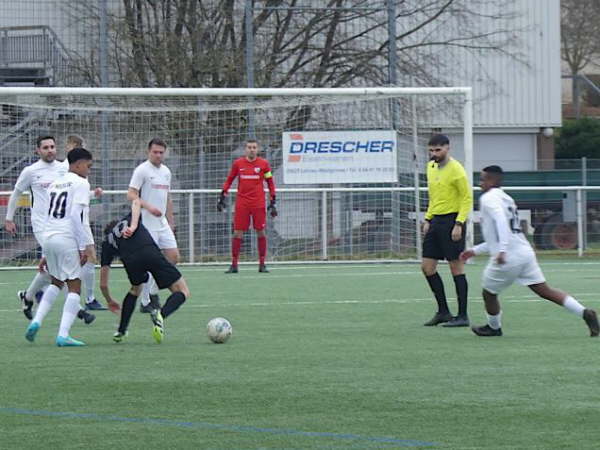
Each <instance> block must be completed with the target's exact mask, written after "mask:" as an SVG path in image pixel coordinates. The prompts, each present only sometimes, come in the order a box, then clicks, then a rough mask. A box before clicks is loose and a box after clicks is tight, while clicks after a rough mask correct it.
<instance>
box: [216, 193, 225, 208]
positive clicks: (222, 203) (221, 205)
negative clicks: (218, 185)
mask: <svg viewBox="0 0 600 450" xmlns="http://www.w3.org/2000/svg"><path fill="white" fill-rule="evenodd" d="M226 209H227V197H226V196H225V192H224V191H221V195H220V196H219V201H218V202H217V211H219V212H223V211H224V210H226Z"/></svg>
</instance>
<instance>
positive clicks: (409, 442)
mask: <svg viewBox="0 0 600 450" xmlns="http://www.w3.org/2000/svg"><path fill="white" fill-rule="evenodd" d="M0 412H3V413H11V414H21V415H28V416H46V417H70V418H74V419H92V420H100V421H111V422H130V423H141V424H150V425H165V426H172V427H184V428H205V429H214V430H223V431H233V432H238V433H269V434H281V435H291V436H304V437H324V438H331V439H342V440H354V441H363V442H365V441H366V442H372V443H378V444H384V445H385V444H387V445H392V446H400V447H431V446H434V445H436V444H435V443H433V442H422V441H416V440H413V439H396V438H390V437H377V436H373V437H371V436H361V435H359V434H351V433H330V432H320V431H300V430H290V429H285V428H261V427H251V426H243V425H223V424H217V423H209V422H183V421H178V420H170V419H153V418H150V417H119V416H109V415H103V414H91V413H74V412H61V411H43V410H31V409H22V408H5V407H0Z"/></svg>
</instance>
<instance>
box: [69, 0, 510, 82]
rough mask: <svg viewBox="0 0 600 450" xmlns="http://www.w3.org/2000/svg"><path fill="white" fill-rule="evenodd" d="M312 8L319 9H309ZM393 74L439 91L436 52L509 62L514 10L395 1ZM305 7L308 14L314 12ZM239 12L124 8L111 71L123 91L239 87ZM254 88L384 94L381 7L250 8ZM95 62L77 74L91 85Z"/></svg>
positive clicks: (207, 6) (221, 5)
mask: <svg viewBox="0 0 600 450" xmlns="http://www.w3.org/2000/svg"><path fill="white" fill-rule="evenodd" d="M315 3H319V7H315V6H314V5H315ZM396 3H397V4H396V14H397V16H396V19H397V24H398V35H397V36H396V38H395V39H396V46H397V52H398V53H397V54H398V71H399V73H400V75H404V76H407V77H408V76H409V77H410V78H411V80H413V82H414V83H416V84H423V85H431V84H440V83H443V82H444V80H443V78H442V77H441V76H440V75H439V73H438V74H436V71H435V70H432V67H434V66H436V65H437V66H440V65H443V64H447V62H444V60H443V57H442V56H443V52H441V51H439V50H440V49H448V48H453V49H461V50H462V51H469V52H474V53H477V54H484V53H486V52H487V53H489V52H496V53H503V52H504V53H510V54H512V55H514V54H515V50H516V49H517V45H516V44H517V39H516V38H515V33H514V31H515V30H514V29H511V28H510V27H509V26H507V25H506V24H507V23H508V21H507V20H506V19H508V18H510V17H512V16H513V13H512V12H511V11H512V5H513V0H425V1H423V0H397V2H396ZM95 5H96V2H79V1H73V2H72V3H70V4H69V12H70V14H72V15H73V16H74V17H75V16H76V17H78V20H82V19H81V18H82V17H86V18H87V20H88V21H90V23H93V22H99V14H98V11H97V10H96V6H95ZM311 5H312V6H311ZM243 7H244V2H240V1H238V2H236V1H234V0H223V1H220V0H219V1H217V0H209V1H206V0H204V1H202V0H164V1H142V0H121V5H120V7H119V8H112V9H111V11H110V17H109V19H110V20H109V21H110V30H111V32H110V41H111V42H110V65H111V67H110V70H111V73H112V75H113V77H114V78H116V80H115V81H116V82H117V84H118V85H121V86H170V87H177V86H187V87H244V86H245V85H246V78H245V47H246V29H245V22H244V10H243ZM253 9H254V14H253V36H254V43H255V47H254V55H255V73H256V80H255V86H256V87H283V86H286V87H294V86H303V87H308V86H310V87H323V86H328V87H339V86H349V85H352V84H361V85H366V84H370V85H381V84H387V83H388V79H387V72H386V70H385V67H386V66H387V52H388V46H389V39H388V35H387V30H386V26H387V10H386V0H379V1H373V0H370V1H369V0H351V1H348V0H325V1H324V2H307V1H306V0H304V1H302V0H263V1H258V0H257V1H255V2H254V8H253ZM96 57H97V52H92V53H91V54H87V55H84V56H81V57H80V58H79V62H80V64H79V65H78V68H79V71H80V72H81V73H82V74H83V75H84V76H85V78H86V80H87V81H88V82H93V83H94V84H97V83H98V79H97V77H98V75H97V72H98V71H97V62H96V61H95V58H96Z"/></svg>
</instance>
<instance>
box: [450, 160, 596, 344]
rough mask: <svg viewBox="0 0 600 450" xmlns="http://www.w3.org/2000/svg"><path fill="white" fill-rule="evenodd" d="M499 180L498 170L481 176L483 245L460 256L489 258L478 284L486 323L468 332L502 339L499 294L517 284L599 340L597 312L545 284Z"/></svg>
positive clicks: (491, 168)
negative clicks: (580, 321) (574, 318)
mask: <svg viewBox="0 0 600 450" xmlns="http://www.w3.org/2000/svg"><path fill="white" fill-rule="evenodd" d="M502 177H503V171H502V168H501V167H500V166H488V167H486V168H484V169H483V171H482V172H481V177H480V182H479V186H480V187H481V189H482V191H483V194H482V195H481V197H480V198H479V211H480V214H481V227H482V232H483V239H484V242H482V243H481V244H479V245H476V246H475V247H473V248H471V249H468V250H465V251H464V252H462V253H461V255H460V258H461V259H462V260H463V261H466V260H467V259H469V258H471V257H472V256H475V255H479V254H481V253H489V254H490V260H489V262H488V265H487V266H486V268H485V270H484V271H483V278H482V283H481V284H482V286H483V301H484V303H485V310H486V312H487V318H488V323H487V325H483V326H480V327H473V328H471V329H472V330H473V332H474V333H475V334H476V335H478V336H502V323H501V316H502V311H501V309H500V302H499V301H498V294H499V293H500V292H501V291H502V290H504V289H506V288H507V287H509V286H510V285H511V284H513V283H514V282H517V283H519V284H522V285H525V286H527V287H529V289H531V290H532V291H533V292H535V293H536V294H537V295H538V296H540V297H542V298H544V299H546V300H550V301H551V302H554V303H556V304H557V305H560V306H564V307H565V308H566V309H567V310H568V311H571V312H572V313H574V314H575V315H577V316H578V317H580V318H582V319H583V320H584V321H585V323H586V324H587V326H588V328H589V330H590V336H592V337H595V336H598V333H599V332H600V326H599V324H598V317H597V315H596V311H594V310H593V309H588V308H585V307H584V306H583V305H582V304H581V303H579V302H578V301H577V300H575V299H574V298H573V297H571V296H570V295H569V294H566V293H564V292H562V291H559V290H558V289H554V288H552V287H550V286H548V284H547V283H546V280H545V278H544V274H543V273H542V270H541V269H540V266H539V265H538V262H537V259H536V256H535V252H534V251H533V248H532V247H531V245H530V244H529V241H527V239H525V236H523V233H522V232H521V228H520V223H519V216H518V214H517V206H516V204H515V201H514V200H513V199H512V197H510V196H509V195H508V194H507V193H506V192H504V191H503V190H502V189H501V188H500V186H501V185H502Z"/></svg>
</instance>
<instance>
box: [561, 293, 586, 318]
mask: <svg viewBox="0 0 600 450" xmlns="http://www.w3.org/2000/svg"><path fill="white" fill-rule="evenodd" d="M563 306H564V307H565V308H567V310H568V311H571V312H572V313H573V314H575V315H576V316H579V317H583V310H584V309H585V306H583V305H582V304H581V303H579V302H578V301H577V300H575V299H574V298H573V297H571V296H570V295H567V296H566V297H565V299H564V300H563Z"/></svg>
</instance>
